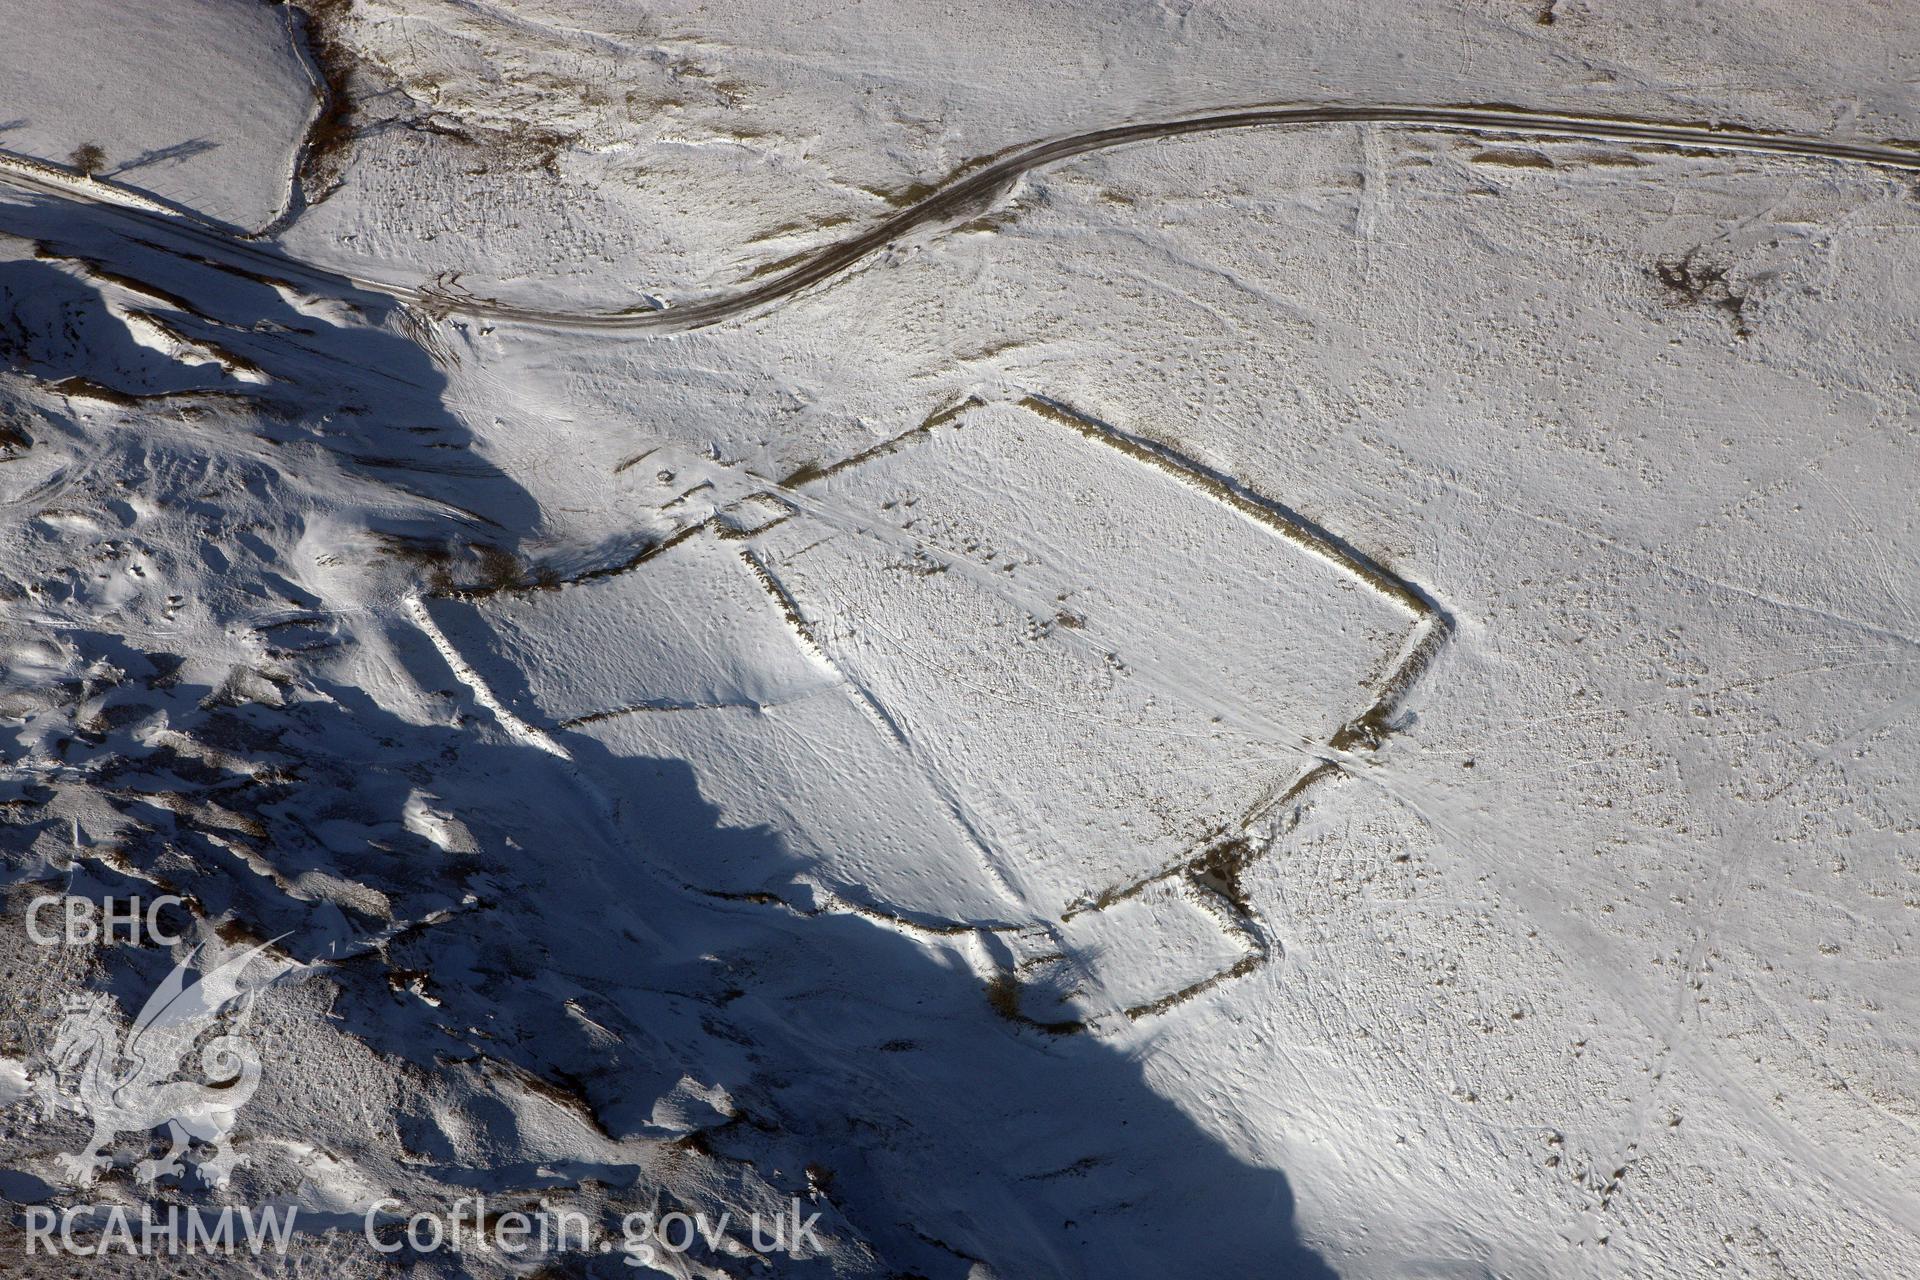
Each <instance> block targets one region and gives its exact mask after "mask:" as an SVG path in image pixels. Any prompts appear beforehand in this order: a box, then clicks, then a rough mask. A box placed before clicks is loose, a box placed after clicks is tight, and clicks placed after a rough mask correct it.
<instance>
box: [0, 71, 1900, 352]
mask: <svg viewBox="0 0 1920 1280" xmlns="http://www.w3.org/2000/svg"><path fill="white" fill-rule="evenodd" d="M1329 124H1381V125H1394V126H1400V127H1405V128H1415V129H1443V130H1450V131H1456V132H1464V133H1480V134H1507V135H1515V134H1518V135H1526V136H1531V137H1552V138H1573V139H1579V140H1584V141H1590V142H1607V143H1624V144H1628V145H1637V146H1662V147H1675V148H1681V149H1686V150H1697V151H1714V152H1740V153H1749V154H1754V153H1757V154H1766V155H1781V156H1804V157H1808V158H1812V159H1820V160H1833V161H1841V162H1845V163H1850V164H1865V165H1876V166H1880V167H1883V168H1891V169H1901V170H1907V171H1912V172H1920V147H1916V146H1914V145H1912V144H1890V143H1867V142H1842V141H1838V140H1834V139H1830V138H1812V137H1801V136H1796V135H1792V134H1777V133H1760V132H1755V131H1752V130H1747V129H1741V128H1735V127H1731V126H1722V125H1714V124H1675V123H1666V122H1662V121H1656V120H1634V119H1626V118H1619V117H1602V116H1570V115H1557V114H1553V113H1549V112H1539V111H1529V110H1526V109H1524V108H1519V107H1510V106H1470V105H1462V106H1395V105H1350V106H1274V107H1247V108H1242V109H1237V110H1232V111H1222V112H1216V113H1211V114H1206V115H1195V116H1184V117H1181V118H1178V119H1174V120H1159V121H1143V122H1140V123H1136V124H1124V125H1116V126H1113V127H1112V128H1107V129H1095V130H1091V131H1089V132H1086V133H1075V134H1069V135H1067V136H1065V137H1060V138H1054V139H1051V140H1049V141H1043V142H1038V143H1033V144H1031V145H1028V146H1024V147H1018V148H1016V149H1013V150H1011V151H1008V152H1005V153H1002V154H1001V155H999V156H998V157H997V158H994V159H992V160H991V161H990V162H988V163H986V164H984V165H982V166H980V167H979V168H976V169H974V170H973V171H972V172H970V173H967V174H965V175H964V176H960V177H956V178H955V179H953V180H952V181H951V182H949V183H947V184H945V185H943V186H942V187H940V188H939V189H938V190H936V191H934V192H933V193H931V194H930V195H928V196H926V197H925V198H924V199H922V200H920V201H918V202H917V203H915V204H913V205H912V206H910V207H908V208H906V209H903V210H901V211H900V212H899V213H896V214H894V215H893V216H892V217H889V218H886V219H884V220H882V221H880V222H878V223H875V224H874V225H873V226H870V227H868V228H866V229H865V230H862V231H856V232H855V233H853V234H852V235H850V236H848V237H847V238H846V239H844V240H841V241H838V242H837V243H834V244H830V245H826V246H824V247H823V248H820V249H817V250H815V251H814V252H812V253H810V254H808V255H806V256H805V257H804V258H803V259H802V260H801V261H799V262H797V263H795V264H794V265H792V266H791V267H789V268H787V269H786V270H785V271H782V272H780V273H779V274H778V275H775V276H773V277H771V278H770V279H768V280H766V281H764V282H763V283H760V284H757V285H754V286H752V287H749V288H742V289H740V290H737V291H735V292H732V293H723V294H718V295H715V296H711V297H706V298H701V299H697V300H695V301H692V302H688V303H685V304H683V305H677V306H669V307H667V308H664V309H661V308H653V307H631V308H626V309H622V310H618V311H597V312H596V311H561V310H553V309H548V308H543V307H532V306H521V305H517V304H514V303H510V302H501V301H499V300H497V299H492V298H480V297H474V296H471V295H467V294H458V293H452V292H449V291H447V290H444V289H436V288H434V287H432V286H426V287H413V286H408V285H399V284H394V283H391V282H388V281H381V280H371V279H364V278H359V277H349V278H350V279H351V281H352V283H353V284H354V285H356V286H358V287H359V288H362V289H366V290H368V291H370V292H374V293H380V294H385V295H387V296H388V297H391V298H395V299H398V300H399V301H402V302H406V303H410V304H413V305H416V306H420V307H424V308H426V309H429V310H432V311H436V312H448V313H458V314H461V315H469V316H475V317H479V318H483V319H484V318H491V319H500V320H517V321H525V322H528V323H532V324H539V325H545V326H548V327H554V328H567V329H653V330H661V331H667V332H673V331H679V330H687V329H698V328H702V327H704V326H706V325H711V324H717V323H719V322H721V321H723V320H731V319H734V318H736V317H739V316H742V315H746V314H749V313H751V312H754V311H757V310H760V309H761V308H764V307H767V306H770V305H771V304H773V303H776V302H780V301H783V300H785V299H787V298H790V297H792V296H794V295H795V294H797V293H800V292H801V291H803V290H805V289H808V288H810V287H812V286H813V285H816V284H819V283H821V282H822V281H824V280H827V279H829V278H831V277H833V276H835V275H838V274H839V273H840V272H842V271H845V270H846V269H847V268H848V267H851V266H852V265H854V264H855V263H857V262H859V261H860V260H861V259H862V258H865V257H866V256H867V255H868V254H871V253H873V252H874V251H875V250H877V249H881V248H883V247H885V246H886V245H888V244H890V243H892V242H893V241H895V240H898V239H899V238H900V237H902V236H904V235H906V234H908V233H910V232H912V231H914V230H916V229H918V228H920V227H923V226H928V225H935V224H939V223H943V222H947V221H950V220H953V219H955V218H957V217H960V216H962V215H968V214H971V213H973V212H975V211H977V210H978V209H980V208H982V207H984V206H986V205H987V204H989V203H990V202H991V201H992V200H993V198H994V197H995V196H996V195H997V194H998V193H999V192H1000V191H1002V190H1004V189H1005V188H1006V187H1007V186H1009V185H1010V184H1011V183H1013V182H1014V181H1015V180H1016V179H1018V178H1019V177H1020V176H1021V175H1022V174H1026V173H1029V172H1032V171H1033V170H1035V169H1039V168H1042V167H1044V166H1046V165H1050V164H1056V163H1058V162H1060V161H1062V160H1068V159H1072V158H1073V157H1075V156H1082V155H1086V154H1088V153H1089V152H1093V151H1104V150H1107V149H1109V148H1112V147H1120V146H1125V145H1127V144H1128V143H1133V142H1148V141H1152V140H1154V139H1156V138H1174V137H1181V136H1184V135H1187V134H1198V133H1214V132H1219V131H1223V130H1228V129H1253V128H1270V127H1295V128H1298V127H1302V126H1310V125H1329ZM0 180H4V181H6V182H9V183H12V184H14V185H16V186H24V187H30V188H33V189H36V190H39V191H43V192H47V193H50V194H53V195H56V196H59V197H61V198H63V199H69V200H80V201H86V202H89V203H92V204H97V205H102V206H106V207H110V208H113V209H115V210H116V211H117V212H119V213H121V214H123V215H125V216H128V217H132V218H136V219H139V220H141V221H144V222H146V223H148V224H149V225H157V226H161V227H165V228H166V229H167V231H168V232H169V233H171V234H172V235H174V236H184V237H185V238H187V239H189V240H191V241H193V242H194V244H195V246H196V248H197V250H198V251H199V252H201V253H203V254H204V255H205V256H206V257H208V258H211V259H213V260H214V261H216V262H219V263H221V264H223V265H227V266H231V267H235V268H239V269H243V270H251V271H256V272H259V273H262V274H268V275H273V276H277V277H279V278H281V279H286V278H287V277H288V276H289V275H290V274H298V275H303V276H307V277H308V282H309V283H316V284H320V285H321V287H322V288H323V289H324V288H325V283H324V282H326V281H333V282H335V284H336V285H337V281H338V279H339V277H337V276H335V275H334V274H333V273H331V272H324V271H320V270H314V271H312V272H311V274H310V275H309V273H307V272H304V271H299V270H298V269H297V268H298V264H295V263H292V262H290V261H289V260H288V259H287V258H285V257H283V256H282V255H280V254H278V253H274V252H270V251H267V250H265V249H263V248H261V247H260V246H259V244H258V242H255V241H251V240H250V239H249V238H248V237H247V236H246V235H244V234H243V233H240V232H237V231H234V230H232V229H229V228H225V227H221V226H219V225H218V224H215V223H213V222H210V221H208V220H205V219H202V218H199V217H197V216H196V215H194V214H192V213H190V212H188V211H186V210H179V209H162V208H160V207H158V206H157V205H156V204H154V202H152V201H150V200H144V199H141V198H139V197H134V196H132V195H131V193H124V194H123V193H120V192H118V191H116V189H115V188H113V187H111V186H110V185H109V184H106V183H99V182H88V181H85V180H82V179H76V178H73V177H71V176H70V175H68V174H66V173H65V172H64V171H62V170H58V169H55V168H53V167H51V166H47V165H41V164H37V163H32V162H23V161H18V160H15V161H12V162H10V163H6V164H0Z"/></svg>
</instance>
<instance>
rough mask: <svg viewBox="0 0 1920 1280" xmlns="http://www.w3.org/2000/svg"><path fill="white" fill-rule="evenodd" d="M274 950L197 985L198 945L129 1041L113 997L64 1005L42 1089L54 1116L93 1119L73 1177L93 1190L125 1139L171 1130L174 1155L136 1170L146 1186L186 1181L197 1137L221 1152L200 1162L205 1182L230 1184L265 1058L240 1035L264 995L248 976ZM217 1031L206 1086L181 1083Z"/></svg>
mask: <svg viewBox="0 0 1920 1280" xmlns="http://www.w3.org/2000/svg"><path fill="white" fill-rule="evenodd" d="M271 945H272V943H262V944H261V945H260V946H257V947H255V948H253V949H252V950H251V951H248V952H245V953H244V954H242V955H240V956H238V957H237V958H235V959H232V960H228V961H227V962H226V963H224V964H222V965H220V966H219V967H218V968H216V969H214V970H212V971H211V972H209V973H206V974H203V975H201V976H200V978H199V981H197V982H194V983H193V984H192V985H189V984H188V978H189V977H190V976H191V971H192V965H193V962H194V960H195V959H196V958H197V957H198V956H199V954H200V948H198V947H196V948H195V949H194V950H193V951H192V952H191V953H189V954H188V956H187V958H186V959H184V960H182V961H181V962H180V963H179V964H177V965H175V966H174V968H173V972H171V973H169V974H168V975H167V977H166V980H165V981H163V982H162V983H161V984H160V986H159V988H158V989H157V990H156V991H154V993H153V995H151V996H150V997H148V999H147V1002H146V1004H145V1005H144V1006H142V1007H141V1010H140V1014H139V1016H138V1017H136V1018H135V1019H134V1021H133V1026H132V1027H131V1028H130V1029H129V1030H128V1032H127V1035H126V1040H125V1043H124V1044H123V1043H122V1042H121V1039H120V1035H119V1029H118V1027H117V1025H116V1020H115V1018H114V1016H113V1012H112V1009H111V1005H110V1003H109V1002H108V1001H107V999H106V998H105V997H103V996H99V995H92V994H88V995H79V996H68V997H67V998H66V999H65V1000H64V1001H62V1005H61V1008H62V1013H63V1014H64V1016H63V1017H62V1018H61V1020H60V1025H59V1028H58V1030H57V1031H56V1032H55V1034H54V1043H53V1049H52V1050H51V1052H50V1053H49V1054H48V1055H47V1058H48V1063H49V1067H50V1070H49V1071H47V1072H46V1073H44V1074H41V1075H40V1078H39V1081H38V1085H39V1094H40V1100H41V1106H42V1108H43V1113H44V1114H45V1115H47V1116H52V1115H53V1114H54V1113H55V1111H56V1110H60V1109H64V1110H68V1111H77V1112H80V1113H81V1114H83V1115H85V1116H86V1117H87V1118H88V1119H90V1120H91V1121H92V1122H93V1136H92V1137H90V1138H89V1139H88V1140H87V1143H86V1145H85V1146H83V1147H82V1148H81V1149H80V1150H79V1151H77V1152H72V1153H62V1154H61V1156H60V1157H59V1160H60V1165H61V1168H62V1169H63V1170H64V1171H65V1173H66V1175H67V1177H68V1178H69V1179H70V1180H72V1181H73V1182H74V1183H75V1184H77V1185H82V1186H84V1185H86V1184H87V1183H90V1182H92V1181H93V1179H94V1177H95V1175H96V1174H98V1173H99V1172H101V1171H102V1170H104V1169H107V1168H109V1167H111V1165H112V1164H113V1159H112V1157H111V1156H110V1155H109V1154H108V1148H109V1147H110V1146H111V1144H112V1143H113V1140H114V1138H115V1137H117V1136H118V1135H119V1134H122V1133H145V1132H147V1131H149V1130H152V1129H157V1128H159V1127H160V1126H161V1125H165V1126H166V1127H167V1138H168V1141H169V1144H170V1149H169V1150H168V1151H167V1153H166V1155H164V1156H162V1157H161V1158H159V1159H157V1160H142V1161H140V1162H139V1163H138V1164H137V1165H135V1166H134V1177H135V1179H136V1180H137V1181H138V1182H140V1183H141V1184H142V1185H152V1184H153V1183H154V1182H155V1181H156V1180H157V1179H159V1178H163V1177H166V1176H169V1175H172V1176H174V1177H179V1176H182V1175H184V1174H185V1172H186V1169H187V1166H186V1163H185V1162H184V1161H183V1160H182V1159H181V1157H182V1156H183V1155H185V1154H186V1151H187V1147H188V1144H189V1142H191V1141H194V1140H198V1141H199V1142H202V1143H206V1144H211V1145H216V1146H217V1147H218V1151H217V1153H216V1154H215V1155H213V1156H211V1157H209V1158H207V1159H204V1160H201V1161H199V1162H198V1163H197V1167H198V1169H199V1172H200V1175H201V1177H202V1178H204V1179H205V1180H206V1181H207V1182H208V1183H209V1184H211V1185H213V1186H219V1185H221V1184H223V1183H225V1182H226V1181H227V1179H228V1178H229V1177H230V1176H231V1175H232V1173H233V1170H234V1169H235V1168H236V1167H237V1166H238V1165H239V1164H240V1162H241V1159H242V1157H240V1156H238V1155H237V1154H236V1153H234V1152H233V1151H231V1150H230V1149H229V1147H228V1145H227V1144H226V1142H225V1141H224V1139H225V1137H226V1135H227V1133H228V1131H229V1130H231V1129H232V1128H233V1122H234V1113H235V1112H237V1111H238V1110H239V1109H240V1108H241V1107H242V1106H244V1105H245V1104H246V1102H247V1100H248V1099H249V1098H251V1097H252V1096H253V1091H254V1090H255V1089H256V1088H258V1087H259V1084H260V1055H259V1053H258V1052H256V1051H255V1049H254V1047H253V1046H252V1045H251V1044H249V1043H248V1042H247V1041H246V1040H245V1039H243V1038H242V1037H241V1035H240V1034H239V1032H240V1031H241V1030H242V1029H243V1028H244V1027H245V1025H246V1021H247V1018H248V1016H249V1015H250V1014H251V1013H252V1008H253V997H254V994H255V992H256V991H257V990H258V988H257V987H242V986H241V984H240V975H241V973H242V971H243V970H245V969H246V967H247V964H248V963H249V962H250V961H251V960H252V959H253V958H254V957H255V956H257V955H259V954H260V952H262V951H263V950H265V949H266V948H267V947H268V946H271ZM236 1000H239V1001H240V1004H239V1006H238V1009H237V1011H236V1014H235V1016H233V1017H232V1018H230V1019H229V1018H227V1017H225V1016H223V1012H224V1011H225V1010H226V1008H227V1006H228V1005H230V1004H233V1003H234V1002H235V1001H236ZM208 1032H215V1034H213V1035H212V1036H211V1037H209V1038H207V1039H206V1040H205V1041H204V1043H200V1044H199V1050H200V1051H199V1067H200V1071H201V1072H202V1073H203V1074H204V1077H205V1079H204V1080H192V1079H178V1078H176V1077H177V1076H179V1075H180V1074H181V1072H182V1068H183V1064H184V1063H186V1061H187V1059H188V1056H189V1055H190V1054H191V1053H192V1051H193V1049H194V1047H195V1044H196V1042H200V1041H201V1038H202V1037H203V1036H206V1035H207V1033H208Z"/></svg>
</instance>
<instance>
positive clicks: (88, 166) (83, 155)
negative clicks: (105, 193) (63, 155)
mask: <svg viewBox="0 0 1920 1280" xmlns="http://www.w3.org/2000/svg"><path fill="white" fill-rule="evenodd" d="M67 163H68V164H71V165H72V166H73V167H74V168H75V169H78V170H79V171H80V175H81V176H82V177H86V178H91V177H93V176H94V175H95V174H97V173H99V172H100V171H101V170H102V169H104V168H106V167H107V153H106V152H105V151H102V150H101V149H100V144H99V143H97V142H83V143H81V144H80V145H79V146H77V147H75V148H74V149H73V154H72V155H70V156H68V157H67Z"/></svg>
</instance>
